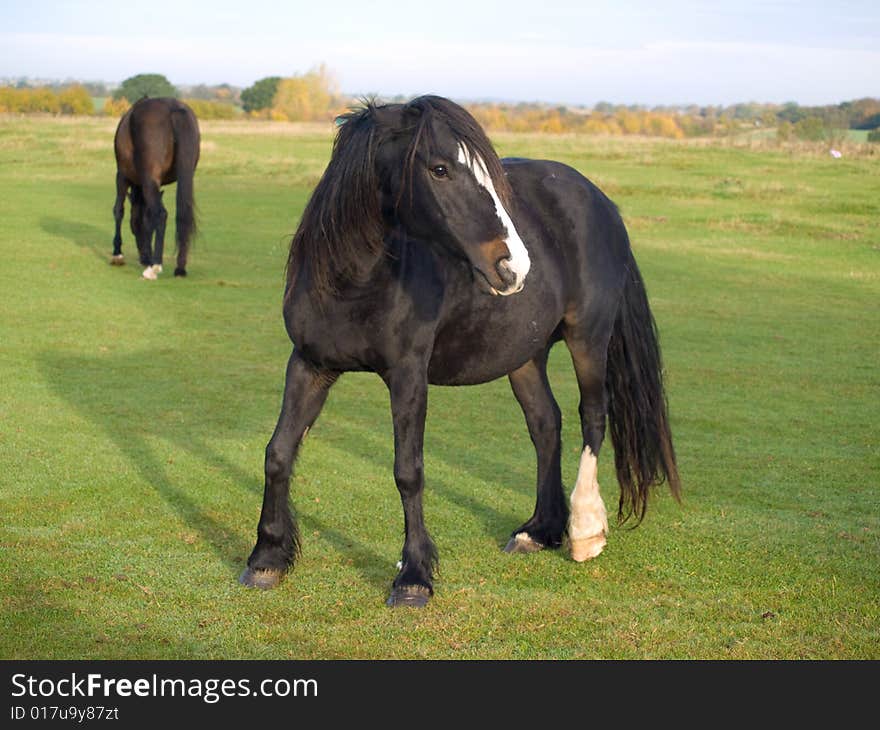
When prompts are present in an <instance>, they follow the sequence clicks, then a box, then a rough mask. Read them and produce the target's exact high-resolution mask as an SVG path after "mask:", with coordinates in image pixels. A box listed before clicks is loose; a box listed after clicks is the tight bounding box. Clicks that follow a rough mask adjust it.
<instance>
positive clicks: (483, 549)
mask: <svg viewBox="0 0 880 730" xmlns="http://www.w3.org/2000/svg"><path fill="white" fill-rule="evenodd" d="M114 128H115V122H113V121H108V120H100V119H72V120H60V119H48V118H47V119H36V118H33V119H21V118H11V117H10V118H3V119H0V200H2V210H3V216H2V228H0V256H2V263H0V290H2V293H3V296H2V318H0V514H2V521H0V657H2V658H4V659H14V658H19V659H160V658H168V659H199V658H203V659H247V658H261V659H266V658H271V659H274V658H277V659H323V658H355V659H376V658H379V659H384V658H407V659H409V658H413V659H441V658H442V659H450V658H454V659H585V658H586V659H595V658H630V659H652V658H677V659H685V658H700V659H728V658H730V659H745V658H755V659H781V658H787V659H800V658H808V659H824V658H831V659H878V658H880V443H878V442H880V425H878V424H880V387H878V386H880V365H878V363H880V316H878V315H880V233H878V227H877V221H878V219H880V163H878V160H877V157H876V155H873V156H872V155H869V154H863V155H859V154H845V156H844V157H843V158H842V159H838V160H835V159H832V158H830V157H829V156H828V155H827V150H818V151H816V152H815V154H812V153H809V152H808V151H805V150H803V149H800V150H794V149H791V150H786V149H776V148H773V147H770V146H768V147H767V148H764V149H747V148H740V147H736V146H731V145H726V146H720V145H713V144H706V143H685V142H664V141H650V140H626V139H600V138H595V139H593V138H578V137H566V136H558V137H547V136H540V135H498V136H497V138H496V140H495V141H496V144H497V146H498V148H499V151H500V152H501V153H502V154H505V155H521V156H532V157H545V158H551V159H558V160H562V161H565V162H568V163H569V164H572V165H574V166H575V167H577V168H578V169H579V170H581V171H582V172H583V173H585V174H586V175H587V176H588V177H590V178H591V179H593V180H594V181H595V182H596V183H598V184H599V185H600V186H601V187H602V188H603V189H604V190H605V191H606V192H607V193H608V194H609V195H611V197H612V198H613V199H614V200H615V201H616V202H617V203H618V204H619V205H620V208H621V211H622V213H623V216H624V219H625V221H626V222H627V224H628V227H629V229H630V234H631V237H632V240H633V246H634V249H635V252H636V257H637V259H638V261H639V262H640V265H641V268H642V272H643V275H644V277H645V280H646V283H647V287H648V292H649V296H650V299H651V302H652V306H653V309H654V314H655V316H656V319H657V322H658V326H659V329H660V333H661V342H662V346H663V352H664V358H665V364H666V369H667V378H668V395H669V402H670V411H671V417H672V423H673V429H674V435H675V440H676V448H677V450H678V456H679V464H680V469H681V474H682V479H683V490H684V500H683V503H682V504H681V505H678V504H676V503H675V502H674V501H673V500H672V499H671V498H670V497H669V495H668V494H667V493H664V492H663V491H658V492H657V495H656V499H655V500H654V501H653V502H652V504H651V505H650V508H649V511H648V516H647V518H646V520H645V522H644V523H643V524H642V525H641V526H640V527H638V528H637V529H635V530H630V529H622V528H616V527H613V528H612V531H611V534H610V537H609V542H608V547H607V548H606V551H605V552H604V553H603V554H602V555H601V556H600V557H599V558H598V559H596V560H594V561H592V562H589V563H585V564H576V563H574V562H572V561H571V560H570V559H569V558H568V556H567V555H566V553H565V552H564V551H545V552H543V553H539V554H535V555H530V556H524V555H519V556H510V555H506V554H504V553H502V552H501V547H502V546H503V545H504V544H505V542H506V540H507V537H508V535H509V532H510V530H512V529H513V528H515V527H516V526H517V525H519V524H520V523H521V522H522V521H523V520H524V519H525V518H527V517H528V516H529V515H530V514H531V510H532V507H533V504H534V469H535V465H534V455H533V452H532V449H531V443H530V441H529V437H528V434H527V432H526V429H525V425H524V423H523V419H522V416H521V414H520V412H519V408H518V406H517V404H516V402H515V400H514V399H513V396H512V395H511V393H510V389H509V386H508V385H507V383H506V382H505V381H498V382H494V383H491V384H488V385H484V386H479V387H473V388H447V389H441V388H435V389H433V390H432V391H431V394H430V406H429V414H428V425H427V434H426V470H427V491H426V496H425V510H426V517H427V522H428V527H429V529H430V530H431V532H432V534H433V537H434V539H435V541H436V543H437V546H438V548H439V550H440V556H441V568H440V574H439V578H438V581H437V583H436V586H435V587H436V590H437V593H436V596H435V597H434V599H433V600H432V602H431V604H430V605H429V606H428V607H427V608H426V609H425V610H422V611H415V610H404V609H401V610H390V609H387V608H385V607H384V605H383V604H384V599H385V597H386V595H387V590H388V588H389V586H390V581H391V579H392V577H393V575H394V572H395V562H396V561H397V559H398V557H399V551H400V547H401V543H402V531H403V517H402V511H401V508H400V503H399V499H398V495H397V491H396V489H395V486H394V482H393V479H392V474H391V464H392V456H393V455H392V442H391V424H390V414H389V409H388V397H387V394H386V392H385V389H384V386H383V385H382V383H381V381H380V380H379V379H378V378H377V377H375V376H370V375H366V374H363V375H360V374H358V375H353V374H349V375H346V376H343V378H342V379H341V380H340V381H339V382H338V383H337V385H336V386H335V387H334V389H333V390H332V392H331V396H330V399H329V401H328V404H327V406H326V408H325V410H324V413H323V415H322V417H321V419H320V420H319V421H318V423H317V424H316V425H315V427H314V428H313V429H312V432H311V433H310V435H309V438H308V440H307V442H306V443H305V445H304V448H303V451H302V454H301V458H300V460H299V462H298V466H297V472H298V476H297V479H296V480H295V483H294V487H293V494H294V504H295V506H296V508H297V510H298V513H299V518H300V524H301V528H302V534H303V555H302V559H301V560H300V562H299V563H298V565H297V567H296V570H295V571H294V572H293V573H292V574H291V575H290V576H289V577H288V579H287V580H286V581H285V582H284V583H283V584H282V586H281V587H280V588H279V589H277V590H275V591H271V592H266V593H261V592H255V591H248V590H245V589H243V588H241V587H240V586H238V584H237V582H236V580H237V577H238V575H239V573H240V571H241V569H242V568H243V566H244V563H245V560H246V558H247V555H248V553H249V551H250V549H251V547H252V545H253V540H254V538H255V530H256V521H257V518H258V516H259V510H260V502H261V495H262V459H263V449H264V448H265V445H266V442H267V440H268V438H269V436H270V435H271V432H272V429H273V427H274V425H275V419H276V417H277V414H278V408H279V403H280V396H281V389H282V385H283V377H284V367H285V363H286V358H287V356H288V354H289V347H290V345H289V342H288V340H287V337H286V335H285V332H284V328H283V324H282V321H281V307H280V304H281V294H282V276H283V265H284V261H285V258H286V251H287V244H288V241H289V237H290V234H291V233H292V232H293V230H294V228H295V226H296V223H297V221H298V217H299V215H300V213H301V211H302V208H303V206H304V204H305V201H306V199H307V196H308V195H309V192H310V190H311V188H312V186H313V185H314V184H315V183H316V181H317V179H318V177H319V176H320V174H321V172H322V170H323V168H324V165H325V164H326V161H327V157H328V154H329V150H330V145H331V134H332V132H331V130H330V129H323V128H315V127H307V126H299V127H297V126H293V125H290V126H284V125H268V124H257V123H250V124H248V123H244V122H241V123H228V122H223V123H220V122H217V123H204V124H203V125H202V131H203V148H202V160H201V163H200V166H199V170H198V173H197V178H196V199H197V203H198V207H199V210H200V221H201V232H200V236H199V238H198V239H197V241H196V244H195V246H194V249H193V252H192V255H191V258H190V265H189V271H190V276H189V277H188V278H187V279H186V280H175V279H174V278H173V277H171V276H170V272H169V271H168V267H166V274H164V275H163V277H162V278H160V280H159V281H158V282H146V281H143V280H141V279H140V278H139V275H140V267H139V266H137V265H135V261H136V256H135V248H134V243H133V240H132V236H131V234H130V233H129V232H128V216H127V212H128V211H126V221H125V226H126V229H125V233H126V235H125V248H124V250H125V252H126V253H127V254H128V257H129V262H130V265H129V266H126V267H124V268H115V267H111V266H109V265H108V259H109V254H110V249H111V239H112V233H113V221H112V214H111V207H112V205H113V199H114V194H115V191H114V175H115V165H114V161H113V152H112V138H113V131H114ZM173 190H174V189H173V187H172V188H169V189H168V191H167V192H166V195H165V200H166V203H167V204H169V220H173V215H174V214H173V197H174V192H173ZM551 359H552V372H551V378H552V382H553V386H554V389H555V392H556V396H557V400H558V401H559V403H560V406H561V407H562V410H563V413H564V438H565V441H564V455H563V458H564V462H563V473H564V478H565V480H566V483H567V484H569V485H570V484H571V483H572V481H573V478H574V474H575V472H576V469H577V460H578V454H579V426H578V421H577V388H576V383H575V380H574V376H573V373H572V372H571V367H570V364H569V360H568V355H567V353H566V352H565V350H564V347H562V346H559V347H558V348H556V349H555V350H554V351H553V354H552V356H551ZM600 462H601V464H600V485H601V486H602V493H603V496H604V499H605V502H606V505H607V506H608V509H609V512H612V513H613V512H614V511H615V510H616V505H617V497H618V490H617V485H616V483H615V481H614V478H613V473H612V469H611V464H612V455H611V450H610V444H608V445H607V446H606V450H605V451H603V456H602V458H601V459H600Z"/></svg>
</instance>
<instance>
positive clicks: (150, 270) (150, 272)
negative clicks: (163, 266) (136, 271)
mask: <svg viewBox="0 0 880 730" xmlns="http://www.w3.org/2000/svg"><path fill="white" fill-rule="evenodd" d="M141 276H143V277H144V278H145V279H149V280H150V281H156V279H158V278H159V274H158V272H157V271H156V267H155V266H148V267H147V268H146V269H144V273H143V274H141Z"/></svg>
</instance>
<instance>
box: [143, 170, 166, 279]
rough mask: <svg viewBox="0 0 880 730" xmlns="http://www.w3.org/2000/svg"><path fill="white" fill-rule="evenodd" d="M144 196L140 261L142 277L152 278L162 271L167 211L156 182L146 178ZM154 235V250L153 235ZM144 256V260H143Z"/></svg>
mask: <svg viewBox="0 0 880 730" xmlns="http://www.w3.org/2000/svg"><path fill="white" fill-rule="evenodd" d="M142 190H143V196H144V221H145V226H144V228H145V230H144V242H145V244H144V249H143V250H142V251H141V254H142V255H141V263H142V264H144V266H145V267H146V268H145V269H144V273H143V277H144V278H145V279H151V280H154V279H156V278H158V276H159V274H160V273H161V272H162V253H163V247H164V243H165V221H166V219H167V218H168V213H167V211H166V210H165V206H164V205H163V204H162V191H161V190H160V189H159V186H158V184H157V183H155V182H154V181H152V180H148V181H147V182H146V183H144V185H143V187H142ZM154 234H155V237H156V247H155V251H154V249H153V236H154ZM144 258H146V261H144Z"/></svg>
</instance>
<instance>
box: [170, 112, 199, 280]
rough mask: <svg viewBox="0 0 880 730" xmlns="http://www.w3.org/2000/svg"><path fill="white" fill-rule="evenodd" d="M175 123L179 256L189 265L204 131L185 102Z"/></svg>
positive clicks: (172, 117) (172, 121)
mask: <svg viewBox="0 0 880 730" xmlns="http://www.w3.org/2000/svg"><path fill="white" fill-rule="evenodd" d="M171 125H172V127H173V128H174V144H175V167H176V170H175V172H176V173H177V221H176V224H177V256H178V262H180V261H182V262H183V265H184V266H185V265H186V257H187V253H188V251H189V245H190V241H191V240H192V237H193V236H194V235H195V233H196V228H197V224H196V209H195V198H194V193H193V181H194V178H195V172H196V165H197V164H198V162H199V144H200V134H199V127H198V122H197V121H196V119H195V116H194V115H193V113H192V112H191V111H190V110H189V109H188V108H186V107H183V106H181V107H179V108H176V109H173V110H172V112H171ZM178 266H180V264H179V263H178Z"/></svg>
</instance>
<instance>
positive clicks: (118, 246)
mask: <svg viewBox="0 0 880 730" xmlns="http://www.w3.org/2000/svg"><path fill="white" fill-rule="evenodd" d="M127 192H128V180H126V179H125V175H123V174H122V173H121V172H117V173H116V203H115V204H114V205H113V220H114V221H115V223H116V233H115V234H114V235H113V255H112V256H111V257H110V263H111V264H113V265H114V266H122V265H124V264H125V257H124V256H123V255H122V217H123V215H125V194H126V193H127Z"/></svg>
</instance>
